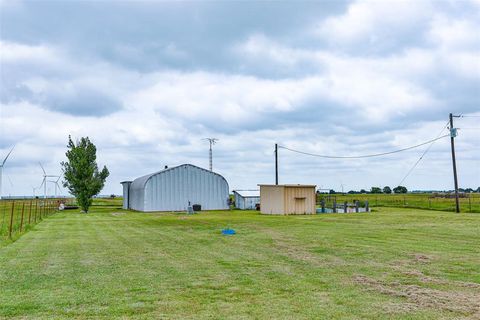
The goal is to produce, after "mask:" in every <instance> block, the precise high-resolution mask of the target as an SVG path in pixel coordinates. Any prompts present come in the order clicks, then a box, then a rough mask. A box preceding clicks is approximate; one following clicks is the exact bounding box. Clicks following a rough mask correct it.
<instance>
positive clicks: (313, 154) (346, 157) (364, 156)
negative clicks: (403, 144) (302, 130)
mask: <svg viewBox="0 0 480 320" xmlns="http://www.w3.org/2000/svg"><path fill="white" fill-rule="evenodd" d="M449 136H450V134H446V135H443V136H441V137H437V138H435V139H432V140H429V141H426V142H423V143H420V144H417V145H414V146H411V147H407V148H403V149H399V150H394V151H389V152H382V153H374V154H367V155H361V156H330V155H323V154H315V153H310V152H305V151H300V150H295V149H291V148H287V147H284V146H281V145H279V146H278V148H282V149H285V150H288V151H292V152H296V153H300V154H305V155H307V156H312V157H319V158H327V159H361V158H372V157H380V156H385V155H389V154H393V153H398V152H402V151H407V150H411V149H415V148H418V147H421V146H424V145H426V144H429V143H432V142H435V141H437V140H440V139H443V138H445V137H449Z"/></svg>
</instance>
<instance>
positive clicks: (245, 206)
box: [233, 190, 260, 210]
mask: <svg viewBox="0 0 480 320" xmlns="http://www.w3.org/2000/svg"><path fill="white" fill-rule="evenodd" d="M233 195H234V197H235V207H237V208H238V209H242V210H254V209H255V207H256V205H257V204H260V190H234V191H233Z"/></svg>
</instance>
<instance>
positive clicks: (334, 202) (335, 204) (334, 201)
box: [333, 199, 337, 213]
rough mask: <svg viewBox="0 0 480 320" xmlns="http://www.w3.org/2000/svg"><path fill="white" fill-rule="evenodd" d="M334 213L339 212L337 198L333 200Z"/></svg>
mask: <svg viewBox="0 0 480 320" xmlns="http://www.w3.org/2000/svg"><path fill="white" fill-rule="evenodd" d="M333 213H337V200H336V199H335V200H333Z"/></svg>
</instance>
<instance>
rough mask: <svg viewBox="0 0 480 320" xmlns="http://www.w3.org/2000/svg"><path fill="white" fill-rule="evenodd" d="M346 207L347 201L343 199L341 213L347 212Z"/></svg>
mask: <svg viewBox="0 0 480 320" xmlns="http://www.w3.org/2000/svg"><path fill="white" fill-rule="evenodd" d="M347 208H348V205H347V201H345V202H344V203H343V213H347Z"/></svg>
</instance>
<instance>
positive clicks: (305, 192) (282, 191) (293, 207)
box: [260, 185, 316, 214]
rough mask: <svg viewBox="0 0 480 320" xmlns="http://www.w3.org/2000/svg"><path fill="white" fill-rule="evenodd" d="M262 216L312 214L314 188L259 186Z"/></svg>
mask: <svg viewBox="0 0 480 320" xmlns="http://www.w3.org/2000/svg"><path fill="white" fill-rule="evenodd" d="M260 201H261V203H260V210H261V212H262V213H263V214H314V213H315V212H316V210H315V205H316V202H315V186H288V185H287V186H285V185H278V186H276V185H261V186H260Z"/></svg>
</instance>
